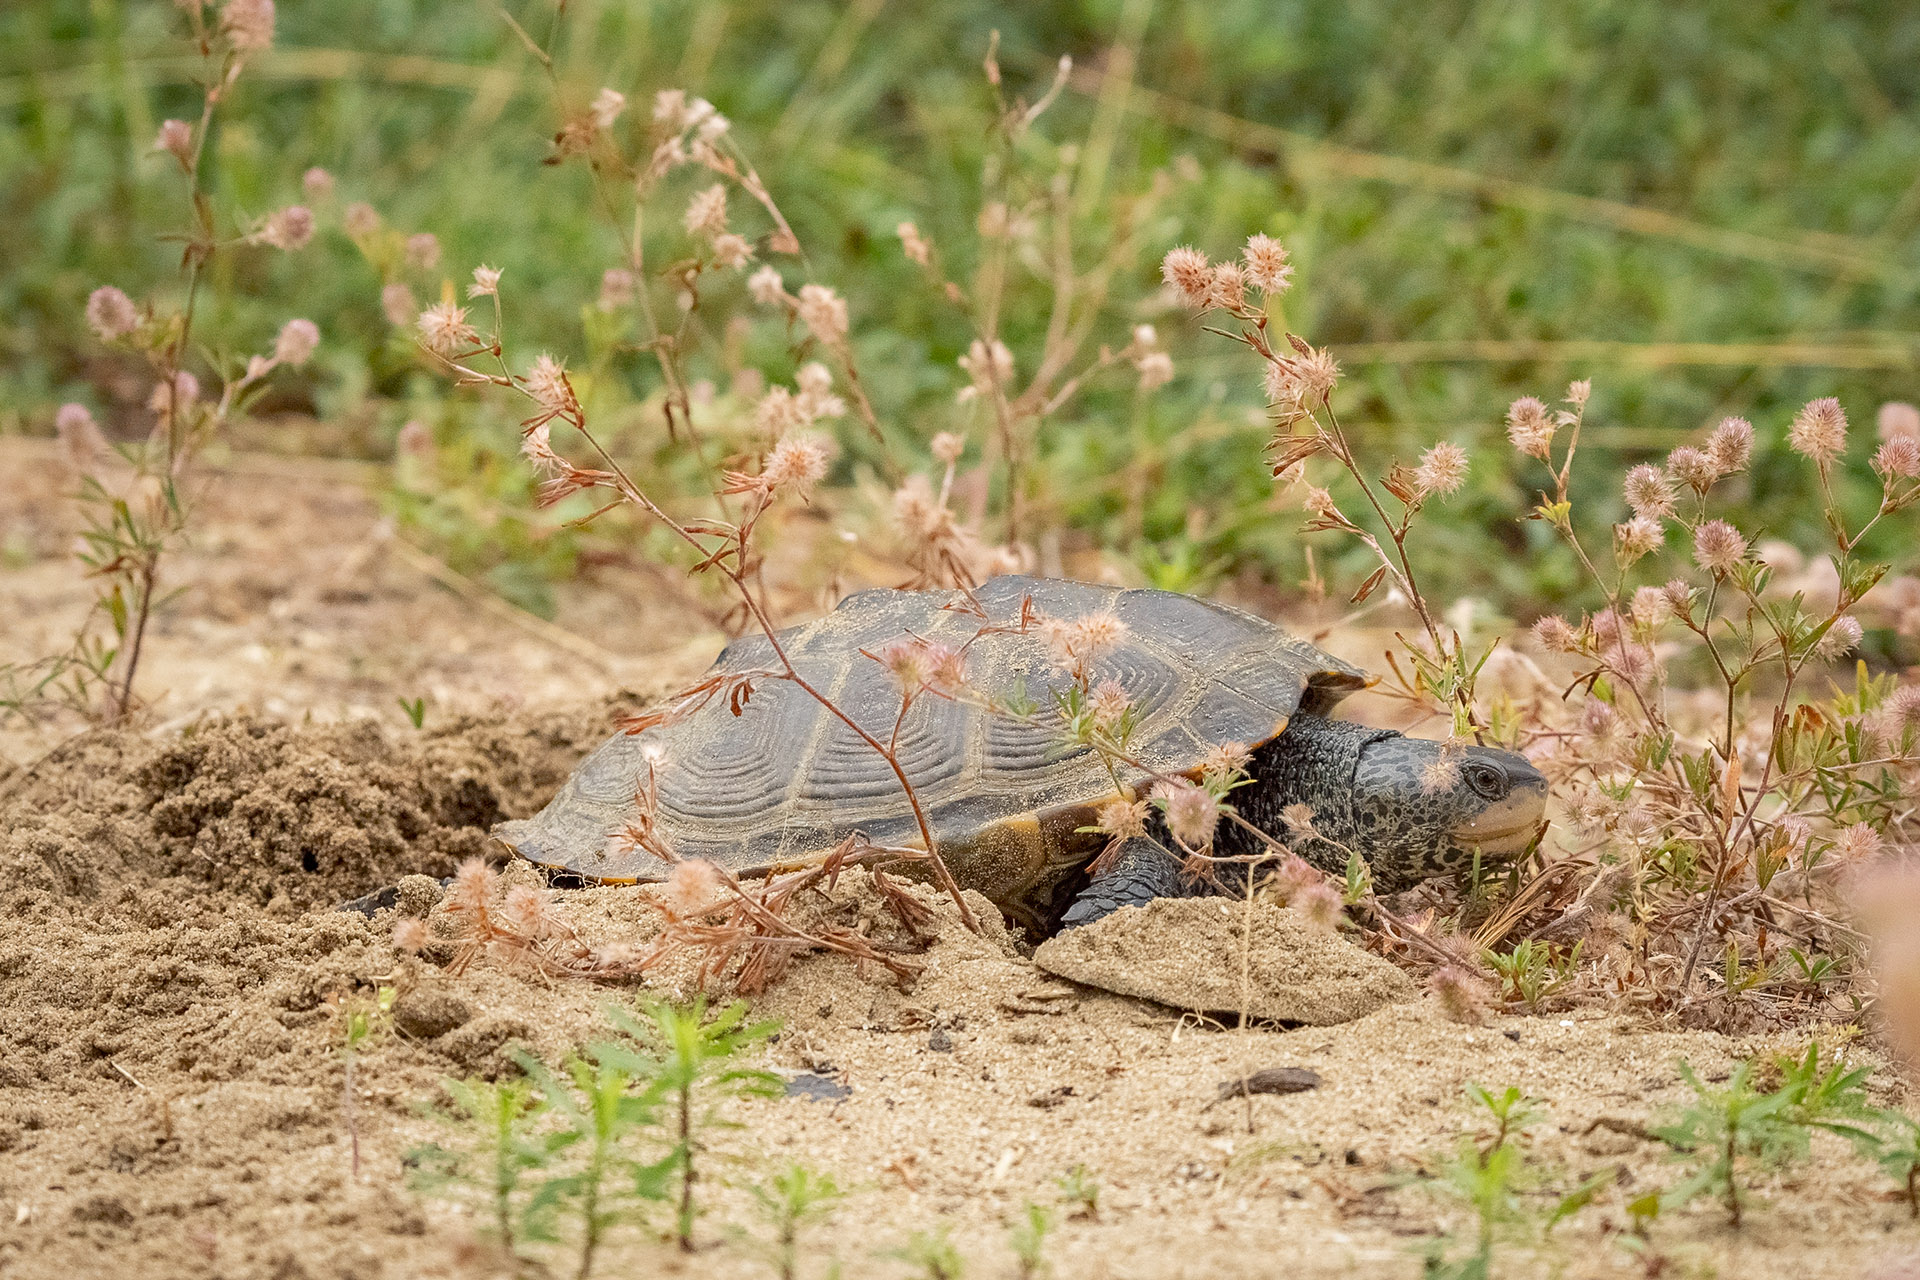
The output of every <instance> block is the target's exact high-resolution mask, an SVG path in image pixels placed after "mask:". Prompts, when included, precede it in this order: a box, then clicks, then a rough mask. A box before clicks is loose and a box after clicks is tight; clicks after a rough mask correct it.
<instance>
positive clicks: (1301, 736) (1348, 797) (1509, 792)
mask: <svg viewBox="0 0 1920 1280" xmlns="http://www.w3.org/2000/svg"><path fill="white" fill-rule="evenodd" d="M1436 760H1438V761H1440V762H1441V763H1440V767H1439V768H1435V762H1436ZM1248 773H1249V774H1250V775H1251V776H1252V779H1253V781H1252V782H1251V783H1250V784H1249V785H1247V786H1244V787H1241V788H1239V789H1238V790H1236V791H1235V792H1234V793H1233V796H1232V804H1233V807H1234V809H1235V811H1236V812H1237V813H1238V814H1239V815H1240V816H1241V817H1242V818H1244V819H1246V820H1247V822H1249V823H1251V824H1252V825H1253V826H1255V827H1258V828H1259V829H1260V830H1261V831H1263V832H1265V833H1266V834H1267V835H1269V836H1272V837H1273V838H1274V839H1275V840H1278V841H1280V842H1281V843H1283V844H1285V845H1287V847H1289V848H1290V849H1292V850H1293V851H1294V852H1296V853H1298V854H1299V855H1300V856H1301V857H1303V858H1305V859H1306V860H1307V861H1308V862H1310V863H1312V864H1313V865H1314V866H1316V867H1318V868H1320V869H1321V870H1322V871H1328V872H1332V873H1333V874H1335V875H1339V874H1341V873H1343V872H1344V871H1345V869H1346V865H1347V851H1348V850H1349V849H1351V850H1355V851H1357V852H1359V854H1360V855H1361V856H1362V857H1363V858H1365V859H1366V860H1367V864H1368V866H1369V867H1370V868H1371V870H1372V873H1373V883H1374V887H1375V889H1376V890H1378V891H1380V892H1382V893H1395V892H1398V891H1399V890H1401V889H1407V888H1411V887H1412V886H1414V885H1416V884H1418V883H1420V882H1421V881H1422V880H1426V879H1429V878H1432V877H1434V876H1442V875H1449V874H1454V873H1457V872H1460V871H1462V870H1465V869H1466V868H1467V867H1469V866H1471V865H1472V861H1473V857H1474V853H1475V850H1476V848H1480V849H1482V850H1483V852H1486V853H1487V855H1488V856H1487V859H1486V860H1487V861H1488V862H1489V863H1493V862H1497V861H1500V860H1502V859H1504V858H1507V857H1511V856H1512V855H1513V854H1514V853H1516V852H1518V851H1519V849H1520V848H1522V847H1524V845H1525V843H1526V842H1527V839H1528V838H1530V830H1531V828H1532V827H1533V826H1535V825H1537V823H1538V822H1539V820H1540V814H1541V812H1542V810H1543V809H1544V807H1545V804H1546V795H1547V781H1546V779H1545V778H1543V777H1542V776H1541V775H1540V773H1539V772H1538V771H1537V770H1535V769H1534V767H1533V766H1532V765H1530V764H1528V763H1527V761H1526V760H1525V759H1524V758H1523V757H1521V756H1518V755H1515V754H1514V753H1513V752H1511V751H1497V750H1494V749H1492V748H1488V747H1455V748H1452V749H1448V748H1445V747H1443V745H1442V744H1440V743H1437V742H1427V741H1423V740H1421V739H1417V738H1408V737H1405V736H1403V735H1401V734H1399V733H1395V732H1394V731H1393V730H1391V729H1370V728H1368V727H1367V726H1365V725H1359V724H1352V723H1349V722H1347V721H1344V720H1328V719H1324V718H1322V717H1320V716H1314V715H1297V716H1295V717H1294V718H1293V720H1292V721H1291V723H1289V724H1288V725H1287V730H1286V732H1285V733H1283V734H1281V735H1280V736H1279V737H1277V738H1275V739H1274V740H1273V741H1271V742H1269V743H1267V744H1266V745H1264V746H1262V747H1261V748H1260V749H1259V750H1257V751H1255V752H1254V754H1253V759H1252V761H1251V762H1250V764H1249V766H1248ZM1293 804H1305V805H1307V806H1309V807H1310V808H1312V810H1313V822H1314V829H1315V831H1316V832H1318V833H1319V835H1318V838H1314V837H1308V838H1305V839H1302V838H1299V837H1297V836H1296V835H1294V834H1293V833H1292V832H1290V831H1289V830H1288V828H1287V824H1286V821H1285V819H1284V818H1283V817H1282V816H1281V815H1282V813H1283V811H1284V810H1285V809H1286V808H1287V807H1288V806H1289V805H1293ZM1476 836H1484V837H1485V840H1484V843H1476V840H1475V837H1476ZM1171 847H1172V845H1171V841H1169V840H1168V837H1167V833H1166V831H1165V829H1164V827H1162V826H1160V824H1159V823H1158V820H1157V819H1156V822H1155V829H1154V830H1152V831H1150V832H1149V833H1148V835H1147V837H1145V838H1143V839H1137V840H1132V841H1129V842H1128V844H1127V845H1126V846H1125V847H1124V848H1123V849H1122V850H1121V853H1120V856H1119V858H1117V859H1116V860H1115V863H1114V866H1113V869H1112V870H1111V871H1109V872H1108V873H1107V874H1105V875H1103V876H1100V877H1098V878H1097V879H1095V880H1094V881H1092V882H1091V883H1089V884H1088V885H1087V887H1086V888H1085V889H1084V890H1082V891H1081V893H1080V894H1079V896H1078V897H1077V898H1076V899H1075V900H1074V903H1073V905H1072V906H1071V907H1069V908H1068V910H1067V912H1066V914H1065V916H1064V917H1063V918H1062V921H1061V923H1062V925H1063V927H1067V928H1072V927H1074V926H1077V925H1083V924H1088V923H1091V922H1092V921H1094V920H1098V919H1100V918H1101V917H1102V916H1105V915H1108V914H1111V913H1112V912H1113V911H1115V910H1117V909H1119V908H1120V907H1123V906H1143V905H1145V904H1146V903H1147V902H1149V901H1151V900H1152V899H1154V898H1158V897H1187V896H1193V895H1196V894H1203V893H1212V892H1218V891H1219V890H1218V887H1217V886H1215V885H1209V884H1206V883H1204V882H1198V883H1196V882H1193V881H1191V880H1188V879H1186V878H1183V877H1182V876H1181V874H1180V867H1179V862H1178V860H1177V859H1176V858H1175V857H1174V856H1173V855H1172V854H1171V853H1169V852H1168V850H1169V848H1171ZM1264 848H1265V846H1264V844H1263V842H1262V841H1260V840H1259V838H1258V837H1256V836H1254V835H1253V834H1252V833H1250V832H1248V831H1247V830H1245V829H1244V828H1242V827H1240V826H1238V825H1237V824H1235V823H1231V822H1223V823H1222V824H1221V826H1220V829H1219V833H1218V835H1217V837H1216V841H1215V850H1214V851H1215V853H1216V854H1217V855H1219V856H1221V857H1228V858H1231V857H1238V856H1246V855H1251V854H1255V853H1259V852H1261V851H1262V850H1263V849H1264ZM1243 883H1244V882H1243Z"/></svg>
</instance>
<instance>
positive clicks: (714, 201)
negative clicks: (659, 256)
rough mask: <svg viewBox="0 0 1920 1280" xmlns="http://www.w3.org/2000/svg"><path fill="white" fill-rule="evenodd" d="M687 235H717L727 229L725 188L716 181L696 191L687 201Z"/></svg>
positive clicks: (724, 185) (723, 184)
mask: <svg viewBox="0 0 1920 1280" xmlns="http://www.w3.org/2000/svg"><path fill="white" fill-rule="evenodd" d="M686 224H687V232H688V234H689V235H704V236H717V235H719V234H721V233H722V232H724V231H725V230H726V229H727V188H726V184H725V183H721V182H716V183H714V184H713V185H712V186H710V187H708V188H707V189H706V190H704V191H696V192H694V193H693V198H692V199H691V200H689V201H687V217H686Z"/></svg>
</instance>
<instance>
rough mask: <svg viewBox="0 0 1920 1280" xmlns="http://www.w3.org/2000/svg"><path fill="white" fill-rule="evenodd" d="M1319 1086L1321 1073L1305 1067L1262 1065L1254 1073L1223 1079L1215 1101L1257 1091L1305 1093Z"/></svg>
mask: <svg viewBox="0 0 1920 1280" xmlns="http://www.w3.org/2000/svg"><path fill="white" fill-rule="evenodd" d="M1319 1087H1320V1075H1319V1073H1318V1072H1314V1071H1309V1070H1307V1069H1306V1068H1305V1067H1262V1068H1260V1070H1258V1071H1256V1072H1254V1073H1253V1074H1252V1075H1247V1076H1235V1077H1234V1078H1233V1079H1231V1080H1222V1081H1221V1082H1220V1096H1219V1097H1218V1098H1216V1099H1215V1101H1217V1102H1225V1101H1226V1100H1227V1099H1228V1098H1244V1097H1247V1096H1248V1095H1249V1094H1255V1093H1305V1092H1306V1091H1307V1090H1309V1089H1318V1088H1319Z"/></svg>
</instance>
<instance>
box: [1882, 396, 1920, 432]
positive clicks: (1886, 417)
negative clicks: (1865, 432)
mask: <svg viewBox="0 0 1920 1280" xmlns="http://www.w3.org/2000/svg"><path fill="white" fill-rule="evenodd" d="M1875 423H1876V425H1877V426H1878V428H1879V433H1880V438H1881V439H1882V440H1892V439H1894V438H1895V437H1897V436H1913V437H1915V438H1920V409H1916V408H1914V407H1913V406H1912V405H1910V404H1907V403H1906V402H1905V401H1901V400H1889V401H1888V402H1887V403H1885V404H1883V405H1881V406H1880V413H1879V415H1878V417H1877V418H1876V420H1875Z"/></svg>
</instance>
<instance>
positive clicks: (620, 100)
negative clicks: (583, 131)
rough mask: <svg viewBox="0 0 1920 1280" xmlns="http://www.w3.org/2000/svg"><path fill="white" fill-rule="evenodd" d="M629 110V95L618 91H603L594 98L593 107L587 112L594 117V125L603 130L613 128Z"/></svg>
mask: <svg viewBox="0 0 1920 1280" xmlns="http://www.w3.org/2000/svg"><path fill="white" fill-rule="evenodd" d="M626 109H627V95H626V94H624V93H621V92H619V91H618V90H616V89H602V90H601V91H600V92H599V93H598V94H596V95H595V96H594V99H593V105H592V106H591V107H589V108H587V110H588V111H589V112H590V113H591V114H592V116H593V122H594V124H596V125H598V126H599V127H600V128H602V129H611V128H613V122H614V121H615V120H618V119H619V118H620V113H621V112H622V111H625V110H626Z"/></svg>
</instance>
